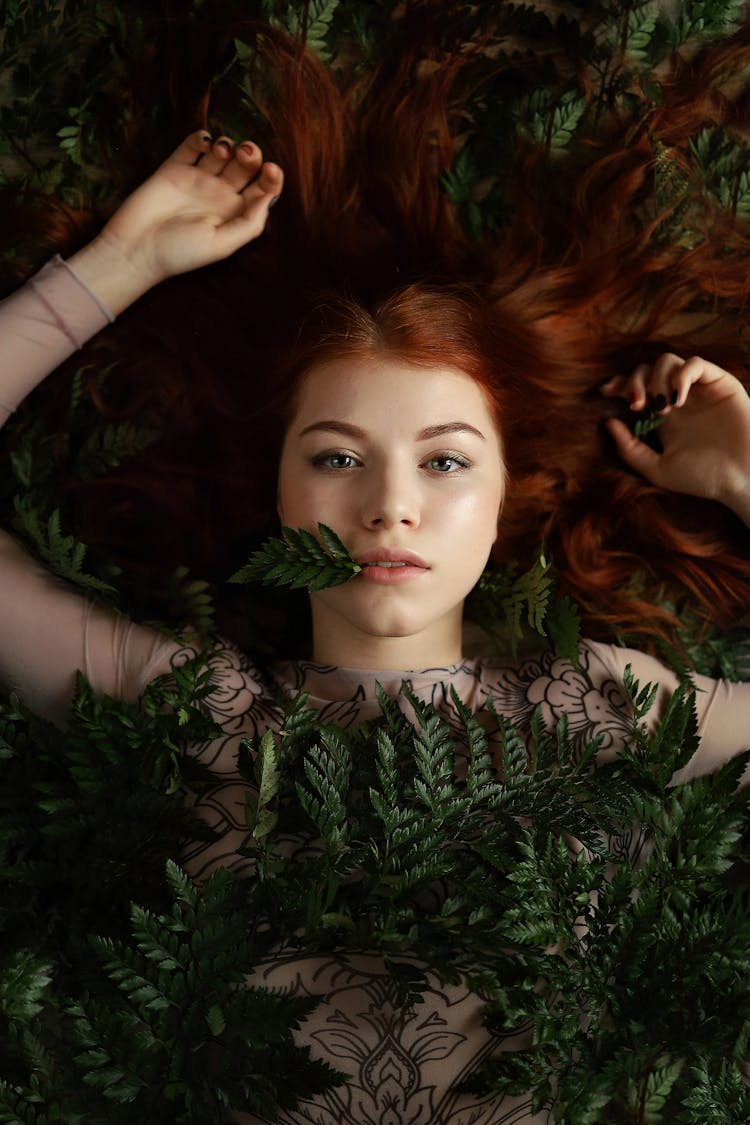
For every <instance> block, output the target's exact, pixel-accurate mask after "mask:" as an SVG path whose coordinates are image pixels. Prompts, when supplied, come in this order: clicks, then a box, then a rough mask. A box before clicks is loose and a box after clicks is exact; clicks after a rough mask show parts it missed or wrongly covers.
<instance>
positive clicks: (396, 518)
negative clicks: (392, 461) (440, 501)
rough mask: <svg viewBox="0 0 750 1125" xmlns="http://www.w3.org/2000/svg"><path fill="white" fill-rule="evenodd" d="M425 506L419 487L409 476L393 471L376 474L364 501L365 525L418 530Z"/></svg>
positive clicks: (363, 515) (363, 517)
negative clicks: (421, 502) (422, 502)
mask: <svg viewBox="0 0 750 1125" xmlns="http://www.w3.org/2000/svg"><path fill="white" fill-rule="evenodd" d="M420 519H421V504H420V500H419V493H418V489H417V487H416V484H415V483H414V482H413V481H411V480H410V479H409V478H408V475H407V474H404V473H399V472H398V471H394V470H390V471H383V472H379V473H375V474H373V476H372V478H371V480H370V482H369V488H368V489H367V492H366V494H365V496H364V497H363V501H362V522H363V524H364V526H365V527H369V528H373V529H377V528H386V527H395V526H396V525H398V524H403V525H404V526H406V527H418V526H419V523H420Z"/></svg>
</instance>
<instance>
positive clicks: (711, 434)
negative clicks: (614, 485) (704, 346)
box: [600, 353, 750, 524]
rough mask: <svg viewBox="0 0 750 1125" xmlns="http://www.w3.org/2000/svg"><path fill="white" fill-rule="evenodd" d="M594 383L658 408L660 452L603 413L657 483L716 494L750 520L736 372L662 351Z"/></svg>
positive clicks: (627, 454)
mask: <svg viewBox="0 0 750 1125" xmlns="http://www.w3.org/2000/svg"><path fill="white" fill-rule="evenodd" d="M600 390H601V392H602V394H604V395H607V396H610V397H615V398H626V399H627V400H628V403H629V405H630V408H631V410H636V411H639V410H644V409H645V408H646V406H648V405H651V406H653V408H654V409H655V410H656V411H657V412H658V413H659V414H661V415H663V416H664V422H663V424H662V425H661V426H660V427H659V437H660V439H661V444H662V450H663V451H662V452H661V453H657V452H656V451H655V450H653V449H651V447H650V446H648V445H646V443H645V442H643V441H641V440H640V439H639V438H637V437H635V435H634V434H633V433H631V431H630V430H629V429H628V427H627V426H626V425H625V424H624V423H623V422H621V421H619V419H617V418H610V419H608V421H607V423H606V425H607V429H608V430H609V432H610V434H611V435H612V437H613V438H614V441H615V444H616V446H617V449H618V452H619V454H620V456H621V457H622V459H623V461H625V463H626V464H628V465H630V467H631V468H632V469H635V470H636V472H639V473H641V474H642V475H643V476H644V477H646V479H647V480H650V481H651V482H652V483H653V484H656V485H659V486H660V487H662V488H669V489H672V490H673V491H674V492H685V493H688V494H689V495H692V496H703V497H706V498H707V499H709V500H718V501H719V503H721V504H725V505H726V506H727V507H728V508H731V509H732V511H734V512H736V514H737V515H738V516H740V518H741V519H743V520H744V521H745V522H746V523H748V524H750V397H748V394H747V392H746V391H745V388H744V387H743V386H742V384H741V383H740V381H739V380H738V379H735V377H734V376H733V375H730V374H729V372H728V371H724V370H723V369H722V368H721V367H717V366H716V365H715V364H713V363H709V362H708V361H707V360H705V359H701V358H700V357H699V356H693V357H692V358H691V359H688V360H683V359H680V357H679V356H677V355H673V354H671V353H666V354H664V355H662V356H660V357H659V359H658V360H657V361H656V363H655V364H653V365H650V364H640V365H639V366H638V367H636V369H635V371H634V372H633V373H632V375H618V376H615V378H613V379H610V380H609V382H607V383H605V384H604V385H603V386H602V387H601V388H600Z"/></svg>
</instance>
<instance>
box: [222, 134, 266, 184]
mask: <svg viewBox="0 0 750 1125" xmlns="http://www.w3.org/2000/svg"><path fill="white" fill-rule="evenodd" d="M262 165H263V153H262V152H261V150H260V149H259V148H258V146H257V145H255V144H253V142H252V141H243V142H242V144H239V145H237V148H236V149H235V151H234V156H233V158H232V159H231V160H230V161H229V163H228V164H226V165H225V167H224V171H223V172H222V173H221V177H222V179H223V180H226V181H227V182H228V183H230V184H231V185H232V187H233V188H235V189H236V190H237V191H242V189H243V188H245V187H247V186H248V184H249V183H251V182H252V180H254V179H255V177H256V176H257V175H258V172H259V171H260V169H261V167H262Z"/></svg>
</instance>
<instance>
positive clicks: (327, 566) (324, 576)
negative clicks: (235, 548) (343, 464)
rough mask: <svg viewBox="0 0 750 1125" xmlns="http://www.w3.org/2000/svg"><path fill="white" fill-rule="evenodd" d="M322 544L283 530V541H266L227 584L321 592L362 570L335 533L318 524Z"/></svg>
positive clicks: (302, 532) (308, 534)
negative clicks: (257, 583) (281, 587)
mask: <svg viewBox="0 0 750 1125" xmlns="http://www.w3.org/2000/svg"><path fill="white" fill-rule="evenodd" d="M318 530H319V533H320V536H321V539H322V540H323V543H322V544H321V542H320V541H319V540H318V539H316V538H315V536H314V535H313V534H312V533H311V532H309V531H305V530H304V529H302V528H300V529H299V530H296V531H295V530H294V529H293V528H291V527H284V528H282V531H283V533H284V537H285V541H284V540H281V539H267V540H266V542H265V543H264V544H263V545H262V546H261V547H260V548H259V550H257V551H255V552H254V553H253V555H252V556H251V557H250V560H249V561H248V562H247V563H246V564H245V565H244V566H243V567H242V568H241V569H240V570H238V571H237V572H236V573H235V574H233V575H232V577H231V578H230V579H229V581H230V582H238V583H245V582H262V583H263V585H264V586H290V587H291V588H292V589H299V588H300V587H302V586H307V588H308V589H309V590H324V589H326V588H328V587H330V586H340V585H341V584H342V583H344V582H348V581H349V580H350V579H351V578H354V577H355V576H356V575H357V574H359V572H360V570H361V569H362V567H361V566H359V564H358V563H356V562H355V561H354V559H353V558H352V557H351V555H350V554H349V552H348V551H347V549H346V547H345V546H344V544H343V543H342V542H341V540H340V539H339V538H338V536H337V535H336V533H335V532H334V531H332V530H331V528H330V527H326V525H325V524H318Z"/></svg>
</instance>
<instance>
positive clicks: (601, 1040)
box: [253, 680, 750, 1125]
mask: <svg viewBox="0 0 750 1125" xmlns="http://www.w3.org/2000/svg"><path fill="white" fill-rule="evenodd" d="M629 687H630V691H631V694H632V697H633V701H634V731H633V737H632V740H631V742H630V744H629V748H627V749H626V751H625V752H624V753H623V754H622V756H621V757H620V758H619V759H618V761H617V762H616V763H615V764H612V765H608V766H605V767H601V768H600V769H599V770H598V771H597V772H596V773H594V774H592V772H591V764H592V760H593V756H594V755H595V754H596V749H597V747H596V745H592V746H590V747H588V748H587V750H586V751H585V752H584V753H583V755H582V756H581V757H580V758H579V760H576V758H575V755H574V754H573V751H572V747H571V745H570V742H569V737H568V735H567V732H566V730H565V726H564V724H562V725H561V727H560V728H558V730H557V732H556V733H552V732H548V731H546V730H545V729H544V727H543V725H542V724H541V723H540V722H539V720H536V721H535V723H534V734H533V735H532V742H531V750H532V753H531V755H530V754H529V752H528V750H527V743H526V741H525V740H524V739H522V738H521V737H520V735H519V732H518V731H516V730H515V729H514V728H513V727H512V725H511V724H510V723H508V722H507V720H502V719H500V720H499V727H500V734H499V739H500V742H499V746H498V747H496V748H495V749H494V750H493V752H492V753H490V752H489V747H488V743H487V738H486V736H485V735H484V733H483V731H482V730H481V728H480V727H479V725H478V724H477V721H476V719H475V718H474V717H473V716H471V715H470V714H468V713H467V712H466V710H465V708H464V707H463V706H462V705H461V703H460V701H459V700H458V699H456V698H454V705H455V707H456V709H457V712H458V715H459V717H460V720H461V723H462V726H463V733H462V735H461V737H460V740H459V743H458V744H457V743H456V742H455V740H454V736H453V735H452V734H451V732H450V731H449V730H448V728H447V727H446V726H445V724H444V723H443V722H441V720H440V719H439V718H438V716H437V715H436V714H435V713H434V712H433V711H432V709H431V708H429V707H425V706H424V705H422V704H420V703H419V701H418V700H417V699H416V698H414V697H413V696H412V695H411V693H410V692H409V690H408V689H407V688H406V686H405V687H404V694H405V698H406V701H407V702H408V704H409V705H410V706H411V708H413V710H414V713H415V715H416V719H417V730H416V732H415V731H414V730H413V729H412V728H411V727H410V725H409V724H406V723H405V722H404V721H403V716H400V714H399V713H397V711H396V709H395V708H394V704H393V702H392V701H390V700H387V699H385V698H382V699H381V706H382V707H383V711H384V715H383V720H382V722H381V723H379V724H376V726H375V727H373V726H372V724H369V725H366V726H364V727H362V728H359V729H357V730H349V731H347V732H342V731H340V730H337V729H336V728H333V727H330V726H326V725H325V724H316V720H315V718H314V716H313V714H312V713H309V712H308V713H307V715H306V716H305V715H304V712H302V711H301V708H302V707H303V702H301V701H300V700H298V701H297V703H296V707H295V718H294V723H293V728H292V729H290V730H285V731H284V732H282V734H281V735H280V736H278V737H277V738H271V737H270V736H268V735H265V736H264V738H263V744H264V745H263V749H262V757H263V759H264V760H265V761H266V762H268V760H269V755H270V754H271V750H272V746H273V744H274V743H275V744H276V746H277V750H276V753H275V755H274V757H273V761H274V766H273V770H272V771H271V772H269V771H268V770H263V775H264V778H265V782H266V786H265V793H264V797H263V802H262V803H263V805H264V807H265V808H271V807H272V808H273V815H274V824H273V826H272V827H270V828H269V827H268V825H265V826H264V829H263V832H262V836H261V838H260V839H259V840H258V843H257V848H256V849H255V850H254V852H253V854H254V856H255V859H256V862H257V880H258V883H257V893H258V897H257V898H256V900H255V901H256V907H257V908H259V909H262V910H263V911H267V912H268V918H269V920H270V921H271V924H272V927H273V930H274V932H275V933H276V934H277V936H278V939H279V941H280V942H281V944H282V946H283V947H284V948H285V949H286V950H287V951H288V950H289V949H291V948H296V949H298V950H305V951H310V950H332V949H353V950H354V949H367V950H380V951H381V953H382V954H383V956H384V957H385V958H386V960H387V962H388V963H389V964H390V965H392V966H394V968H395V966H396V965H398V958H399V957H403V956H406V955H408V956H410V957H411V956H416V957H418V958H419V959H420V960H423V961H424V962H425V963H427V964H428V965H430V966H431V967H432V968H437V969H438V970H439V972H440V974H441V976H442V977H443V978H444V979H445V980H447V981H449V980H454V981H455V980H457V979H459V978H461V977H463V978H465V979H468V980H469V981H470V982H471V983H472V985H473V987H474V988H475V989H476V990H477V991H478V992H479V994H480V995H482V996H483V997H484V998H485V1000H486V1004H487V1009H486V1011H487V1020H488V1022H489V1025H490V1026H491V1027H493V1028H494V1029H496V1030H497V1031H498V1033H502V1032H505V1031H507V1030H508V1029H509V1028H512V1027H516V1026H518V1025H519V1024H520V1023H521V1022H524V1021H526V1020H530V1021H531V1024H532V1026H533V1029H534V1034H533V1043H532V1045H531V1047H529V1049H528V1050H526V1051H522V1052H518V1053H511V1054H510V1055H500V1056H498V1057H497V1058H496V1059H495V1060H493V1061H492V1062H490V1063H489V1064H488V1065H487V1067H486V1068H485V1069H484V1071H483V1074H482V1075H479V1076H476V1077H475V1078H474V1079H472V1082H471V1085H472V1088H478V1089H485V1088H490V1087H494V1088H498V1089H506V1090H509V1091H512V1092H517V1093H522V1092H524V1091H526V1090H528V1089H531V1090H533V1092H534V1095H535V1101H536V1104H537V1105H539V1106H541V1105H542V1104H543V1103H544V1102H545V1101H546V1100H547V1099H548V1098H549V1097H550V1094H551V1091H552V1089H553V1088H554V1089H557V1090H558V1091H559V1102H558V1107H557V1110H556V1113H557V1115H556V1118H555V1120H559V1121H561V1122H565V1123H568V1125H579V1122H580V1121H581V1120H586V1121H590V1122H592V1123H595V1125H598V1123H601V1125H605V1123H606V1125H615V1123H620V1122H623V1123H624V1122H632V1121H643V1122H650V1121H655V1122H658V1121H664V1122H670V1123H671V1122H673V1121H674V1122H685V1123H687V1122H694V1123H695V1125H698V1123H699V1122H700V1125H704V1122H705V1120H706V1118H704V1117H701V1112H702V1107H703V1106H705V1105H706V1104H709V1099H710V1098H712V1097H713V1098H715V1099H716V1100H717V1102H718V1100H719V1099H720V1097H721V1096H722V1095H721V1093H720V1091H722V1090H725V1089H727V1090H728V1089H731V1083H732V1082H733V1081H735V1080H736V1072H735V1071H733V1070H731V1068H728V1067H727V1062H726V1060H727V1059H735V1060H737V1059H740V1058H742V1057H743V1053H744V1051H745V1049H746V1040H747V1034H748V1028H749V1027H750V1025H748V1018H750V971H749V970H750V914H749V913H748V904H747V899H746V895H745V894H744V892H742V891H740V892H737V893H732V892H731V891H730V890H729V888H728V885H727V883H726V878H725V877H726V874H727V872H728V871H729V869H730V867H731V865H732V863H733V862H734V860H735V859H736V858H737V855H738V844H739V838H740V833H741V829H742V826H743V823H744V809H743V804H742V801H741V800H740V799H738V798H737V797H736V796H735V787H736V783H737V779H738V776H739V773H740V772H741V770H742V768H743V766H744V764H745V762H746V761H747V758H748V755H744V756H743V757H742V758H739V759H737V760H736V761H735V762H733V763H732V764H731V765H730V766H728V767H727V768H726V769H725V770H723V771H721V772H720V773H719V774H717V775H716V776H715V777H710V778H703V779H700V780H698V781H696V782H694V783H692V784H691V785H687V786H682V787H679V788H676V789H671V788H670V787H669V779H670V777H671V775H672V772H673V771H674V769H676V768H678V767H679V766H680V765H681V764H683V763H684V761H685V760H686V759H687V758H688V757H689V756H690V754H691V753H692V751H693V749H694V748H695V745H696V740H695V716H694V709H693V706H692V700H691V698H690V696H689V695H688V694H687V692H686V691H685V690H683V691H681V692H679V693H677V694H676V695H675V697H674V699H673V700H672V703H671V705H670V707H669V708H668V711H667V713H666V715H665V717H664V720H663V721H662V723H661V724H660V725H659V726H658V728H657V729H656V730H655V731H654V732H653V733H651V734H649V733H647V729H646V726H645V718H646V716H647V714H648V711H649V708H650V707H651V705H652V703H653V698H654V689H653V687H652V685H646V686H645V687H643V688H641V687H640V686H639V685H638V684H637V683H634V682H633V681H632V680H630V681H629ZM300 720H302V721H300ZM253 749H256V748H253ZM258 749H260V748H258ZM457 753H458V755H459V756H458V757H456V754H457ZM465 755H468V759H467V758H466V757H465ZM293 793H296V795H297V798H298V799H297V800H296V801H295V800H293V799H291V798H292V794H293ZM300 810H302V812H303V815H302V816H300ZM635 825H638V829H634V826H635ZM634 831H635V836H634V837H633V839H632V841H631V843H630V850H631V856H630V857H627V856H625V855H624V854H623V845H624V843H625V841H626V840H627V839H628V837H629V836H630V835H631V834H632V833H633V832H634ZM290 832H293V833H294V834H295V835H297V836H298V837H300V838H302V839H304V838H305V837H306V836H307V838H308V839H309V841H310V846H311V850H310V853H309V855H308V854H307V853H306V852H305V850H304V849H301V850H299V851H296V852H295V855H294V858H293V859H290V858H287V857H286V856H285V854H284V852H283V851H282V850H281V849H279V850H274V841H275V839H276V837H277V836H278V838H279V839H281V838H283V837H285V836H286V835H287V834H288V833H290ZM571 839H575V840H578V841H580V843H581V844H583V845H584V846H583V848H580V847H579V848H578V849H574V850H571V848H570V846H569V842H570V840H571ZM321 848H322V849H323V852H322V855H321V851H320V849H321ZM636 855H640V861H639V862H637V863H636V862H635V857H636ZM313 856H314V857H315V858H314V860H313ZM436 886H439V887H440V895H439V896H438V899H437V902H436V900H435V896H434V894H433V895H429V894H427V893H426V892H428V891H429V890H432V891H433V892H434V889H435V887H436ZM458 935H460V940H457V938H458ZM412 978H413V979H412ZM412 978H410V982H409V983H408V984H407V986H406V993H407V994H408V995H409V996H410V997H411V998H412V999H413V997H414V995H415V994H418V992H419V987H420V982H419V980H418V979H417V978H414V977H413V974H412ZM537 981H544V982H545V987H544V988H543V989H539V988H534V987H533V985H534V983H535V982H537ZM415 989H416V993H415V992H414V990H415ZM697 1073H700V1075H702V1076H703V1077H702V1078H701V1084H700V1091H701V1092H700V1096H699V1094H698V1092H697V1091H696V1089H694V1075H695V1074H697ZM714 1091H716V1092H715V1093H714ZM728 1120H735V1119H734V1118H728ZM736 1120H737V1121H739V1120H740V1118H737V1119H736Z"/></svg>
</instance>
